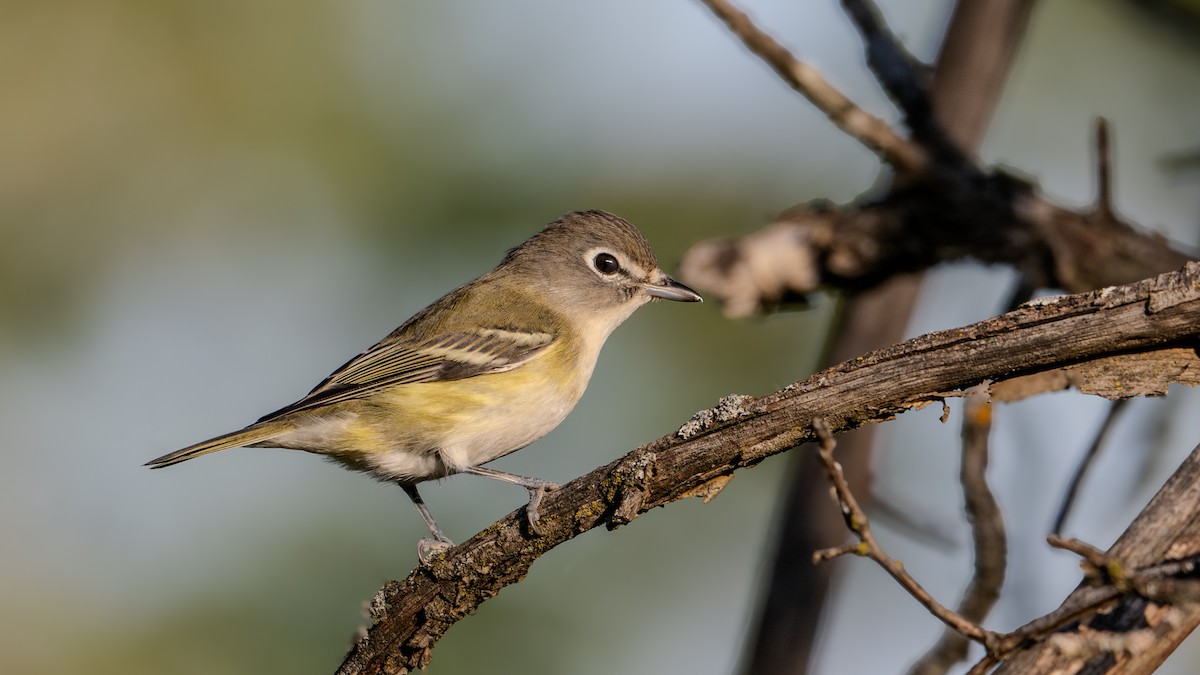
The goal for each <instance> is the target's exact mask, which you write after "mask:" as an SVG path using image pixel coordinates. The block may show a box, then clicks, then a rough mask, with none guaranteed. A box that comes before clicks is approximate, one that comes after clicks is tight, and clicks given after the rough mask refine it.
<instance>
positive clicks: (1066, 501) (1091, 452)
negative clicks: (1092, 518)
mask: <svg viewBox="0 0 1200 675" xmlns="http://www.w3.org/2000/svg"><path fill="white" fill-rule="evenodd" d="M1128 402H1129V399H1127V398H1119V399H1117V400H1115V401H1113V402H1112V405H1111V406H1109V408H1108V414H1106V415H1105V416H1104V421H1103V422H1101V423H1100V428H1099V429H1097V430H1096V436H1095V438H1093V439H1092V444H1091V445H1090V446H1088V449H1087V452H1086V453H1084V455H1083V459H1081V460H1079V466H1077V467H1075V474H1074V475H1073V476H1071V484H1070V485H1069V486H1068V487H1067V493H1066V495H1065V496H1064V497H1063V502H1062V505H1061V506H1059V507H1058V515H1057V516H1055V517H1054V527H1052V528H1051V530H1050V532H1051V533H1053V534H1056V535H1058V534H1062V531H1063V528H1064V527H1065V526H1066V524H1067V517H1068V516H1070V515H1071V509H1072V508H1073V507H1074V506H1075V498H1076V497H1078V496H1079V488H1080V487H1081V486H1082V485H1083V478H1084V476H1086V475H1087V472H1088V469H1090V468H1091V466H1092V463H1093V462H1094V461H1095V460H1096V457H1097V456H1098V455H1099V454H1100V448H1102V447H1104V441H1106V440H1108V434H1109V432H1110V431H1112V428H1113V426H1114V425H1115V423H1116V421H1117V417H1118V416H1119V415H1120V414H1121V411H1122V410H1124V409H1125V405H1126V404H1127V403H1128Z"/></svg>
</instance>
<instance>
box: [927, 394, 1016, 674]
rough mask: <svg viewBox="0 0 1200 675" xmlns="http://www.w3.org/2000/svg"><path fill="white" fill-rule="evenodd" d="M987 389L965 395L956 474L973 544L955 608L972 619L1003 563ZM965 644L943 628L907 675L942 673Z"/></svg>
mask: <svg viewBox="0 0 1200 675" xmlns="http://www.w3.org/2000/svg"><path fill="white" fill-rule="evenodd" d="M987 388H988V385H987V384H984V385H980V386H979V387H976V388H975V389H972V390H971V393H972V395H971V396H970V397H968V398H967V399H965V406H964V410H963V427H962V439H963V458H962V468H961V470H960V476H959V478H960V482H961V483H962V488H963V497H964V500H965V502H966V511H967V520H968V521H969V522H970V523H971V539H972V541H974V543H975V570H974V573H973V575H972V576H971V581H970V583H969V584H968V585H967V589H966V590H965V591H964V592H963V597H962V599H961V600H960V601H959V603H958V613H959V614H961V615H962V616H963V617H964V618H966V619H968V620H970V621H973V622H975V623H979V622H981V621H983V620H984V619H985V618H987V615H988V612H990V611H991V609H992V607H993V606H994V605H995V604H996V600H998V599H999V597H1000V587H1001V586H1003V585H1004V576H1005V569H1006V566H1007V562H1008V543H1007V541H1008V540H1007V538H1006V536H1005V532H1004V518H1003V515H1002V514H1001V513H1000V507H999V505H997V504H996V498H995V497H994V496H993V495H992V491H991V488H989V487H988V483H987V475H986V473H987V463H988V436H989V434H990V432H991V428H992V404H991V401H990V399H989V396H988V391H987ZM968 646H969V644H968V642H967V639H966V637H965V636H963V635H962V634H960V633H957V632H953V631H949V630H947V631H946V632H945V633H944V634H943V635H942V637H941V639H939V640H938V642H937V644H935V645H934V646H933V647H932V648H931V649H930V650H929V651H928V652H926V653H925V655H924V656H922V657H921V658H920V659H919V660H918V661H917V662H916V663H915V664H913V666H912V668H910V669H909V671H908V672H909V673H910V674H911V675H918V674H919V675H935V674H937V673H945V672H946V671H947V670H949V668H950V666H952V665H954V664H955V663H958V662H959V661H962V660H963V659H965V658H966V657H967V648H968Z"/></svg>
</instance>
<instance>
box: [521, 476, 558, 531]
mask: <svg viewBox="0 0 1200 675" xmlns="http://www.w3.org/2000/svg"><path fill="white" fill-rule="evenodd" d="M525 487H526V488H527V489H528V490H529V503H528V504H526V505H525V517H526V518H527V519H528V520H529V531H530V532H532V533H533V534H534V536H538V537H540V536H542V530H541V528H539V527H538V519H539V518H540V516H539V515H538V506H540V505H541V503H542V497H544V496H545V495H546V493H547V492H553V491H554V490H557V489H559V488H560V487H562V486H561V485H559V484H558V483H551V482H549V481H544V480H538V482H537V484H536V485H526V486H525Z"/></svg>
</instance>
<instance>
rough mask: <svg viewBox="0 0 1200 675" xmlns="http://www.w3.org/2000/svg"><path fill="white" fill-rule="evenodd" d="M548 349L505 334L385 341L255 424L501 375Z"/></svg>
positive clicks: (534, 335) (541, 336) (515, 333)
mask: <svg viewBox="0 0 1200 675" xmlns="http://www.w3.org/2000/svg"><path fill="white" fill-rule="evenodd" d="M553 343H554V336H553V335H551V334H550V333H542V332H526V331H520V330H513V329H505V328H479V329H475V330H473V331H462V332H451V333H442V334H440V335H435V336H433V337H430V338H427V339H424V340H421V341H419V342H418V341H409V340H396V339H387V340H384V341H383V342H380V343H379V344H377V345H375V346H374V347H371V348H370V349H368V350H367V351H365V352H363V353H362V354H359V355H358V356H356V357H354V358H353V359H350V361H348V362H347V363H346V364H345V365H343V366H342V367H341V368H338V369H337V370H336V371H334V373H333V374H332V375H330V376H329V377H328V378H326V379H325V381H324V382H322V383H321V384H318V385H317V386H316V388H315V389H313V390H312V391H311V392H309V393H308V395H307V396H305V397H304V398H302V399H300V400H299V401H296V402H295V403H293V404H291V405H289V406H287V407H285V408H282V409H280V410H277V411H275V412H273V413H271V414H269V415H267V416H265V417H263V418H262V419H260V420H259V422H264V421H268V420H272V419H275V418H278V417H280V416H283V415H286V414H288V413H293V412H297V411H300V410H307V409H311V408H315V407H318V406H325V405H330V404H332V403H340V402H342V401H349V400H353V399H358V398H364V397H366V396H369V395H370V394H372V393H374V392H377V391H379V390H381V389H385V388H387V387H393V386H396V385H400V384H413V383H417V382H437V381H445V380H461V379H464V378H468V377H475V376H477V375H486V374H488V373H502V372H504V371H506V370H512V369H513V368H516V367H518V366H520V365H522V364H524V363H526V362H528V361H529V360H531V359H533V358H534V357H536V356H537V355H539V354H541V353H542V352H544V351H545V350H546V348H547V347H549V346H550V345H551V344H553Z"/></svg>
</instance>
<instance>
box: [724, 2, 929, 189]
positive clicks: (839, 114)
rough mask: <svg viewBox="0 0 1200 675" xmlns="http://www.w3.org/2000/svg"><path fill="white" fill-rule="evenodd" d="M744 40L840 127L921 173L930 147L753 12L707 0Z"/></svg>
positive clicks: (893, 163)
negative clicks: (863, 102)
mask: <svg viewBox="0 0 1200 675" xmlns="http://www.w3.org/2000/svg"><path fill="white" fill-rule="evenodd" d="M702 1H703V2H704V4H705V5H707V6H708V8H709V9H710V10H712V12H713V14H716V15H717V17H718V18H719V19H721V21H724V22H725V25H726V26H728V27H729V30H730V31H731V32H732V33H733V34H734V35H736V36H738V38H739V39H741V41H742V44H744V45H746V47H747V48H748V49H749V50H750V51H751V52H753V53H754V54H756V55H757V56H758V57H759V58H761V59H762V60H763V61H766V62H767V65H769V66H771V68H773V69H774V70H775V72H776V73H778V74H779V76H780V77H782V78H783V80H784V81H785V82H787V83H788V85H789V86H791V88H792V89H795V90H796V91H798V92H800V94H802V95H803V96H804V97H805V98H807V99H808V100H809V101H811V102H812V104H813V105H815V106H816V107H817V109H819V110H820V111H821V112H823V113H825V116H826V117H828V118H829V119H830V121H832V122H833V123H834V124H835V125H836V126H837V127H838V128H839V129H841V130H842V131H844V132H845V133H847V134H849V135H850V136H851V137H853V138H855V139H857V140H858V141H859V142H861V143H862V144H863V145H865V146H866V147H867V148H869V149H870V150H871V151H872V152H874V153H875V154H877V155H879V156H880V157H882V158H883V159H884V161H886V162H887V163H888V164H890V165H891V166H892V167H894V168H895V169H896V170H898V171H908V172H910V173H920V172H922V171H924V170H925V167H926V165H927V163H928V157H927V156H926V153H925V151H924V150H923V149H922V148H921V147H920V146H918V145H917V144H915V143H913V142H912V141H910V140H909V139H907V138H905V137H903V136H901V135H900V134H898V133H896V131H895V130H894V129H892V128H891V127H890V126H889V125H888V124H887V122H884V121H883V120H881V119H880V118H878V117H875V116H874V115H871V114H870V113H868V112H866V111H865V110H863V109H862V108H860V107H859V106H858V105H857V104H855V103H854V101H851V100H850V99H849V98H848V97H847V96H846V95H845V94H843V93H842V92H841V91H839V90H838V89H836V88H835V87H834V86H833V85H831V84H830V83H829V82H828V81H827V80H826V79H825V78H824V77H823V76H822V75H821V73H820V71H818V70H817V69H816V68H813V67H812V66H810V65H808V64H807V63H804V62H802V61H800V60H799V59H797V58H796V57H795V56H794V55H793V54H792V53H791V52H790V51H788V50H787V48H786V47H784V46H783V45H781V44H779V43H778V42H777V41H776V40H775V38H773V37H771V36H770V35H768V34H766V33H764V32H763V31H762V30H760V29H759V28H758V26H756V25H754V22H753V21H751V20H750V17H748V16H746V14H745V13H744V12H742V11H741V10H739V9H737V8H736V7H734V6H733V5H731V4H729V3H728V2H726V0H702Z"/></svg>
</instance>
